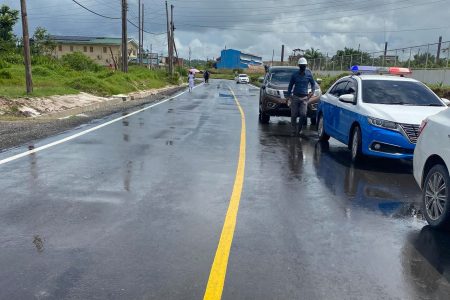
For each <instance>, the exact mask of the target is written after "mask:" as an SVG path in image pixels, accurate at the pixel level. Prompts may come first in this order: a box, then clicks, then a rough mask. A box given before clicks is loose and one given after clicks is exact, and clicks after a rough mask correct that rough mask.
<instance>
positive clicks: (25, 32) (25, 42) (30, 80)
mask: <svg viewBox="0 0 450 300" xmlns="http://www.w3.org/2000/svg"><path fill="white" fill-rule="evenodd" d="M20 8H21V11H22V31H23V56H24V58H25V79H26V84H27V94H31V93H32V92H33V78H32V75H31V55H30V36H29V34H28V15H27V3H26V0H20Z"/></svg>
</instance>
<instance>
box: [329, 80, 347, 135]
mask: <svg viewBox="0 0 450 300" xmlns="http://www.w3.org/2000/svg"><path fill="white" fill-rule="evenodd" d="M347 84H348V81H347V79H343V80H340V81H339V82H338V83H336V85H335V86H334V87H333V88H332V89H331V91H330V93H329V95H328V99H329V104H331V105H329V107H328V111H327V115H326V116H325V117H324V121H326V122H327V123H328V126H327V127H325V129H326V131H327V132H328V133H329V134H330V135H331V136H333V137H334V138H336V139H338V140H340V138H341V137H340V134H339V130H338V126H339V114H340V109H341V105H340V101H339V97H340V96H341V95H343V94H342V93H343V91H344V90H345V87H346V86H347Z"/></svg>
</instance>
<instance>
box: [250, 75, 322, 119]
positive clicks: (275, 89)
mask: <svg viewBox="0 0 450 300" xmlns="http://www.w3.org/2000/svg"><path fill="white" fill-rule="evenodd" d="M298 71H299V69H298V67H270V68H269V69H268V71H267V73H266V76H265V77H264V80H263V82H262V86H261V89H260V96H259V121H260V122H261V123H263V124H267V123H269V121H270V117H271V116H273V117H290V116H291V109H290V108H289V106H287V104H286V95H287V89H288V86H289V81H290V80H291V76H292V73H294V72H298ZM321 94H322V92H321V90H320V86H319V84H318V83H316V90H315V91H314V97H320V96H321ZM316 113H317V104H313V105H311V106H308V118H310V119H311V124H312V125H315V124H316Z"/></svg>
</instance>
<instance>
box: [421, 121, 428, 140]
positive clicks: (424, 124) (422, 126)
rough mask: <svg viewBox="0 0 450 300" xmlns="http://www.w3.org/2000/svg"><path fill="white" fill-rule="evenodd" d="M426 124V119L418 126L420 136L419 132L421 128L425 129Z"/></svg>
mask: <svg viewBox="0 0 450 300" xmlns="http://www.w3.org/2000/svg"><path fill="white" fill-rule="evenodd" d="M427 124H428V120H423V121H422V124H420V127H419V136H420V134H421V133H422V132H423V130H424V129H425V127H427Z"/></svg>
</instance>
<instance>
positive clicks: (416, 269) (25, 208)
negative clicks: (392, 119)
mask: <svg viewBox="0 0 450 300" xmlns="http://www.w3.org/2000/svg"><path fill="white" fill-rule="evenodd" d="M229 87H231V88H232V89H233V90H234V92H235V94H236V96H237V98H238V100H239V102H240V104H241V105H242V107H243V110H244V112H245V115H246V133H247V134H246V145H247V147H246V152H247V153H246V161H245V177H244V187H243V192H242V195H241V200H240V206H239V212H238V215H237V224H236V228H235V231H234V239H233V244H232V247H231V251H230V255H229V262H228V268H227V273H226V281H225V286H224V289H223V295H222V297H223V299H449V295H450V283H449V282H450V234H449V233H444V232H437V231H434V230H432V229H430V228H429V227H428V226H426V223H425V222H424V221H423V220H422V217H421V215H420V211H419V209H420V191H419V189H418V187H417V186H416V184H415V182H414V179H413V176H412V175H411V171H412V170H411V168H412V165H411V163H408V162H395V161H387V160H367V161H366V162H364V163H363V164H360V165H357V166H351V164H350V163H349V161H350V154H349V152H348V150H347V149H346V147H345V146H344V145H342V144H339V143H337V142H333V141H331V142H330V144H318V143H317V139H316V138H315V134H314V132H313V131H308V132H306V134H305V136H304V137H303V138H291V137H289V133H290V128H289V123H288V121H287V119H281V118H280V119H278V118H273V120H272V121H271V123H270V124H269V125H264V126H263V125H259V124H258V121H257V119H258V95H259V91H258V90H257V89H255V88H253V87H252V86H248V85H236V84H235V83H233V82H231V81H217V80H214V81H211V83H210V84H209V85H206V86H201V87H198V88H197V89H195V90H194V91H193V93H192V94H189V93H186V94H184V95H182V96H180V97H178V98H176V99H174V100H171V101H169V102H166V103H163V104H161V105H158V106H156V107H154V108H151V109H149V110H146V111H143V112H141V113H139V114H135V115H133V116H130V117H128V118H125V119H123V120H121V121H119V122H115V123H113V124H111V125H108V126H106V127H103V128H101V129H99V130H96V131H94V132H90V133H89V134H86V135H84V136H81V137H78V138H76V139H73V140H71V141H68V142H66V143H63V144H60V145H57V146H55V147H53V148H49V149H46V150H44V151H41V152H38V153H35V154H32V155H29V156H27V157H24V158H21V159H18V160H15V161H12V162H9V163H6V164H3V165H0V172H1V173H0V189H1V196H0V266H1V268H0V299H201V298H202V297H203V295H204V293H205V288H206V284H207V282H208V277H209V275H210V270H211V265H212V262H213V260H214V257H215V252H216V249H217V245H218V241H219V238H220V235H221V231H222V226H223V223H224V218H225V215H226V214H227V209H228V204H229V201H230V195H231V193H232V190H233V184H234V181H235V176H236V167H237V163H238V157H239V146H240V131H241V116H240V113H239V110H238V109H237V106H236V103H235V101H234V99H233V96H232V94H231V93H230V90H229ZM115 117H117V116H111V119H113V118H115ZM106 121H107V120H101V121H97V122H98V123H101V122H106ZM95 125H98V124H90V125H87V126H85V127H83V128H80V129H77V130H75V131H72V132H68V133H66V134H65V135H61V136H56V137H52V138H50V139H46V140H42V141H39V142H38V143H36V145H34V146H35V147H39V146H41V145H45V144H47V143H49V142H52V141H55V140H58V139H61V138H64V137H65V136H68V135H70V134H73V133H76V132H77V131H78V132H79V131H82V130H85V129H87V128H89V127H93V126H95ZM23 150H26V149H13V150H10V151H7V152H4V153H0V160H1V159H4V158H7V157H9V156H11V155H14V154H16V153H19V152H20V151H23Z"/></svg>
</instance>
